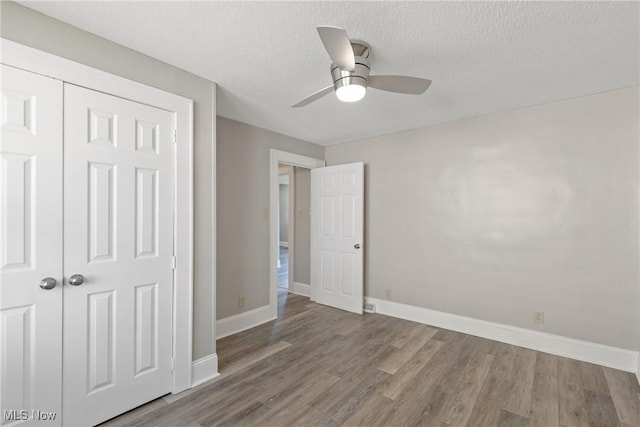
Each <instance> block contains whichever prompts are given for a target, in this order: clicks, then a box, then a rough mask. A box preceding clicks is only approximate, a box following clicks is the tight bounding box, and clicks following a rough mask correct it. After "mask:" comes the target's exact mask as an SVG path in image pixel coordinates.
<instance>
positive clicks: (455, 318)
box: [365, 297, 638, 372]
mask: <svg viewBox="0 0 640 427" xmlns="http://www.w3.org/2000/svg"><path fill="white" fill-rule="evenodd" d="M365 300H366V301H367V302H370V303H373V304H375V305H376V313H380V314H385V315H387V316H393V317H397V318H400V319H405V320H410V321H413V322H418V323H424V324H426V325H432V326H436V327H439V328H445V329H450V330H453V331H458V332H462V333H465V334H469V335H475V336H478V337H482V338H488V339H491V340H495V341H500V342H504V343H507V344H512V345H517V346H520V347H526V348H530V349H533V350H537V351H542V352H545V353H551V354H555V355H558V356H563V357H569V358H571V359H576V360H582V361H584V362H589V363H595V364H597V365H602V366H608V367H610V368H615V369H620V370H623V371H627V372H636V371H637V370H638V352H637V351H631V350H625V349H622V348H617V347H611V346H606V345H602V344H597V343H593V342H589V341H582V340H578V339H575V338H568V337H563V336H560V335H554V334H548V333H545V332H539V331H534V330H531V329H524V328H518V327H515V326H510V325H505V324H501V323H495V322H488V321H485V320H479V319H474V318H471V317H465V316H459V315H457V314H450V313H444V312H442V311H436V310H430V309H428V308H423V307H416V306H412V305H407V304H400V303H397V302H391V301H387V300H381V299H377V298H370V297H366V298H365Z"/></svg>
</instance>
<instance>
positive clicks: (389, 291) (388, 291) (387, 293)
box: [384, 289, 391, 301]
mask: <svg viewBox="0 0 640 427" xmlns="http://www.w3.org/2000/svg"><path fill="white" fill-rule="evenodd" d="M384 297H385V299H387V300H389V301H391V289H387V290H386V291H385V292H384Z"/></svg>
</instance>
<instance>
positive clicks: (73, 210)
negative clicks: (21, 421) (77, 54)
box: [63, 84, 175, 425]
mask: <svg viewBox="0 0 640 427" xmlns="http://www.w3.org/2000/svg"><path fill="white" fill-rule="evenodd" d="M64 129H65V135H64V182H65V187H64V191H65V197H64V239H65V240H64V242H65V243H64V245H65V249H64V254H65V256H64V271H65V279H66V286H65V292H64V325H65V329H64V396H63V411H64V412H63V413H64V423H65V424H68V425H93V424H97V423H99V422H101V421H104V420H106V419H109V418H111V417H113V416H115V415H118V414H120V413H122V412H125V411H127V410H129V409H131V408H133V407H136V406H138V405H140V404H142V403H144V402H147V401H149V400H152V399H154V398H157V397H159V396H162V395H164V394H166V393H169V392H170V391H171V384H172V376H171V371H172V345H171V341H172V294H173V289H172V288H173V286H172V285H173V281H172V277H173V268H172V263H173V192H174V190H173V185H174V184H173V183H174V177H173V170H174V168H173V158H174V143H173V135H174V129H175V122H174V115H173V114H172V113H169V112H167V111H164V110H160V109H157V108H153V107H149V106H146V105H142V104H138V103H135V102H132V101H128V100H125V99H122V98H117V97H114V96H110V95H106V94H104V93H100V92H95V91H92V90H88V89H84V88H80V87H76V86H73V85H67V84H65V87H64ZM74 276H75V277H74Z"/></svg>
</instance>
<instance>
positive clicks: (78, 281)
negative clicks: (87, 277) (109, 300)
mask: <svg viewBox="0 0 640 427" xmlns="http://www.w3.org/2000/svg"><path fill="white" fill-rule="evenodd" d="M83 283H84V276H82V274H74V275H73V276H71V277H69V284H70V285H73V286H80V285H82V284H83Z"/></svg>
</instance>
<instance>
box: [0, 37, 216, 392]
mask: <svg viewBox="0 0 640 427" xmlns="http://www.w3.org/2000/svg"><path fill="white" fill-rule="evenodd" d="M0 50H1V51H2V58H1V59H0V61H1V62H2V63H3V64H5V65H8V66H12V67H15V68H20V69H23V70H27V71H30V72H34V73H38V74H42V75H44V76H48V77H52V78H54V79H58V80H62V81H64V82H67V83H72V84H74V85H77V86H81V87H85V88H88V89H92V90H97V91H100V92H105V93H109V94H111V95H115V96H118V97H120V98H124V99H128V100H131V101H135V102H139V103H142V104H147V105H151V106H154V107H157V108H161V109H164V110H166V111H170V112H173V113H175V117H176V127H177V144H176V159H175V161H176V200H175V203H176V205H175V207H174V209H175V222H174V226H175V233H176V234H175V254H176V258H177V267H176V270H175V276H174V278H175V290H174V312H173V315H174V319H173V334H174V340H173V352H174V358H175V370H174V372H173V393H178V392H180V391H182V390H186V389H187V388H189V387H191V369H192V350H191V349H192V340H193V325H192V322H193V320H192V318H193V314H192V311H193V298H192V295H193V249H192V248H193V101H192V100H190V99H187V98H184V97H182V96H178V95H175V94H172V93H169V92H166V91H163V90H160V89H156V88H153V87H151V86H147V85H144V84H141V83H137V82H134V81H131V80H128V79H125V78H123V77H119V76H116V75H113V74H109V73H107V72H105V71H102V70H98V69H96V68H92V67H89V66H86V65H83V64H80V63H77V62H74V61H71V60H68V59H65V58H61V57H58V56H55V55H52V54H50V53H47V52H43V51H40V50H37V49H34V48H31V47H28V46H24V45H21V44H19V43H16V42H13V41H10V40H6V39H3V38H0ZM212 85H214V86H215V84H214V83H212ZM213 138H215V134H214V135H213ZM214 167H215V164H214ZM214 240H215V236H214ZM214 309H215V306H214Z"/></svg>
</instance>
